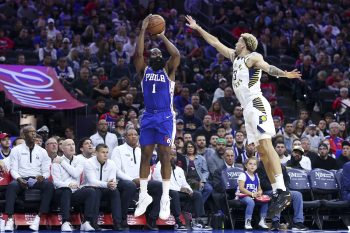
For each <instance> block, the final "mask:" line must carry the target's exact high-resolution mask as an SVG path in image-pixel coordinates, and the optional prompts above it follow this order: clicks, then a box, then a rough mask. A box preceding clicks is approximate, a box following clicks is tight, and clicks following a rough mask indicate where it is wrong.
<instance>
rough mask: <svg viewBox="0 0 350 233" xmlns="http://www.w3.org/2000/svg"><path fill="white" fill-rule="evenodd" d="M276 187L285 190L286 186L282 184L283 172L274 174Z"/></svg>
mask: <svg viewBox="0 0 350 233" xmlns="http://www.w3.org/2000/svg"><path fill="white" fill-rule="evenodd" d="M275 180H276V189H282V190H283V191H286V186H285V185H284V180H283V174H278V175H275Z"/></svg>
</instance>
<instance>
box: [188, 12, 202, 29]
mask: <svg viewBox="0 0 350 233" xmlns="http://www.w3.org/2000/svg"><path fill="white" fill-rule="evenodd" d="M185 18H186V20H187V23H186V26H187V27H190V28H192V29H195V30H196V29H198V27H199V26H198V24H197V23H196V20H194V19H193V18H192V16H190V15H186V16H185Z"/></svg>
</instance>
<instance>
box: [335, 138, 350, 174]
mask: <svg viewBox="0 0 350 233" xmlns="http://www.w3.org/2000/svg"><path fill="white" fill-rule="evenodd" d="M349 161H350V142H348V141H343V142H342V151H341V154H340V156H339V157H337V164H338V167H339V168H342V167H343V165H344V164H345V163H347V162H349Z"/></svg>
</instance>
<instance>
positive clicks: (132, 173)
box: [112, 128, 162, 230]
mask: <svg viewBox="0 0 350 233" xmlns="http://www.w3.org/2000/svg"><path fill="white" fill-rule="evenodd" d="M138 141H139V135H138V134H137V131H136V130H135V129H131V128H130V129H128V130H126V132H125V143H124V144H123V145H121V146H117V147H116V148H114V150H113V152H112V160H113V161H114V162H115V164H116V165H117V178H118V179H119V182H118V189H119V191H120V192H121V199H122V200H123V202H122V218H123V222H124V221H125V222H126V217H127V212H128V208H129V206H130V203H131V201H132V200H133V198H134V197H135V194H136V191H137V189H138V188H139V187H140V173H139V171H140V164H141V149H140V147H139V146H138ZM147 188H148V191H149V194H150V195H151V196H152V198H153V202H152V204H151V206H150V207H149V208H148V209H149V212H148V214H146V216H148V217H147V227H148V228H149V229H151V230H157V229H158V228H157V225H156V220H157V219H158V215H159V208H160V198H161V196H162V183H161V182H158V181H149V182H148V185H147ZM123 225H124V224H123Z"/></svg>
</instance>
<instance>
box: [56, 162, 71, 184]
mask: <svg viewBox="0 0 350 233" xmlns="http://www.w3.org/2000/svg"><path fill="white" fill-rule="evenodd" d="M60 173H61V172H60V165H59V164H56V163H55V164H53V165H52V179H53V184H54V185H55V187H56V188H64V187H68V185H69V182H64V181H62V180H61V179H60V178H61V174H60Z"/></svg>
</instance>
